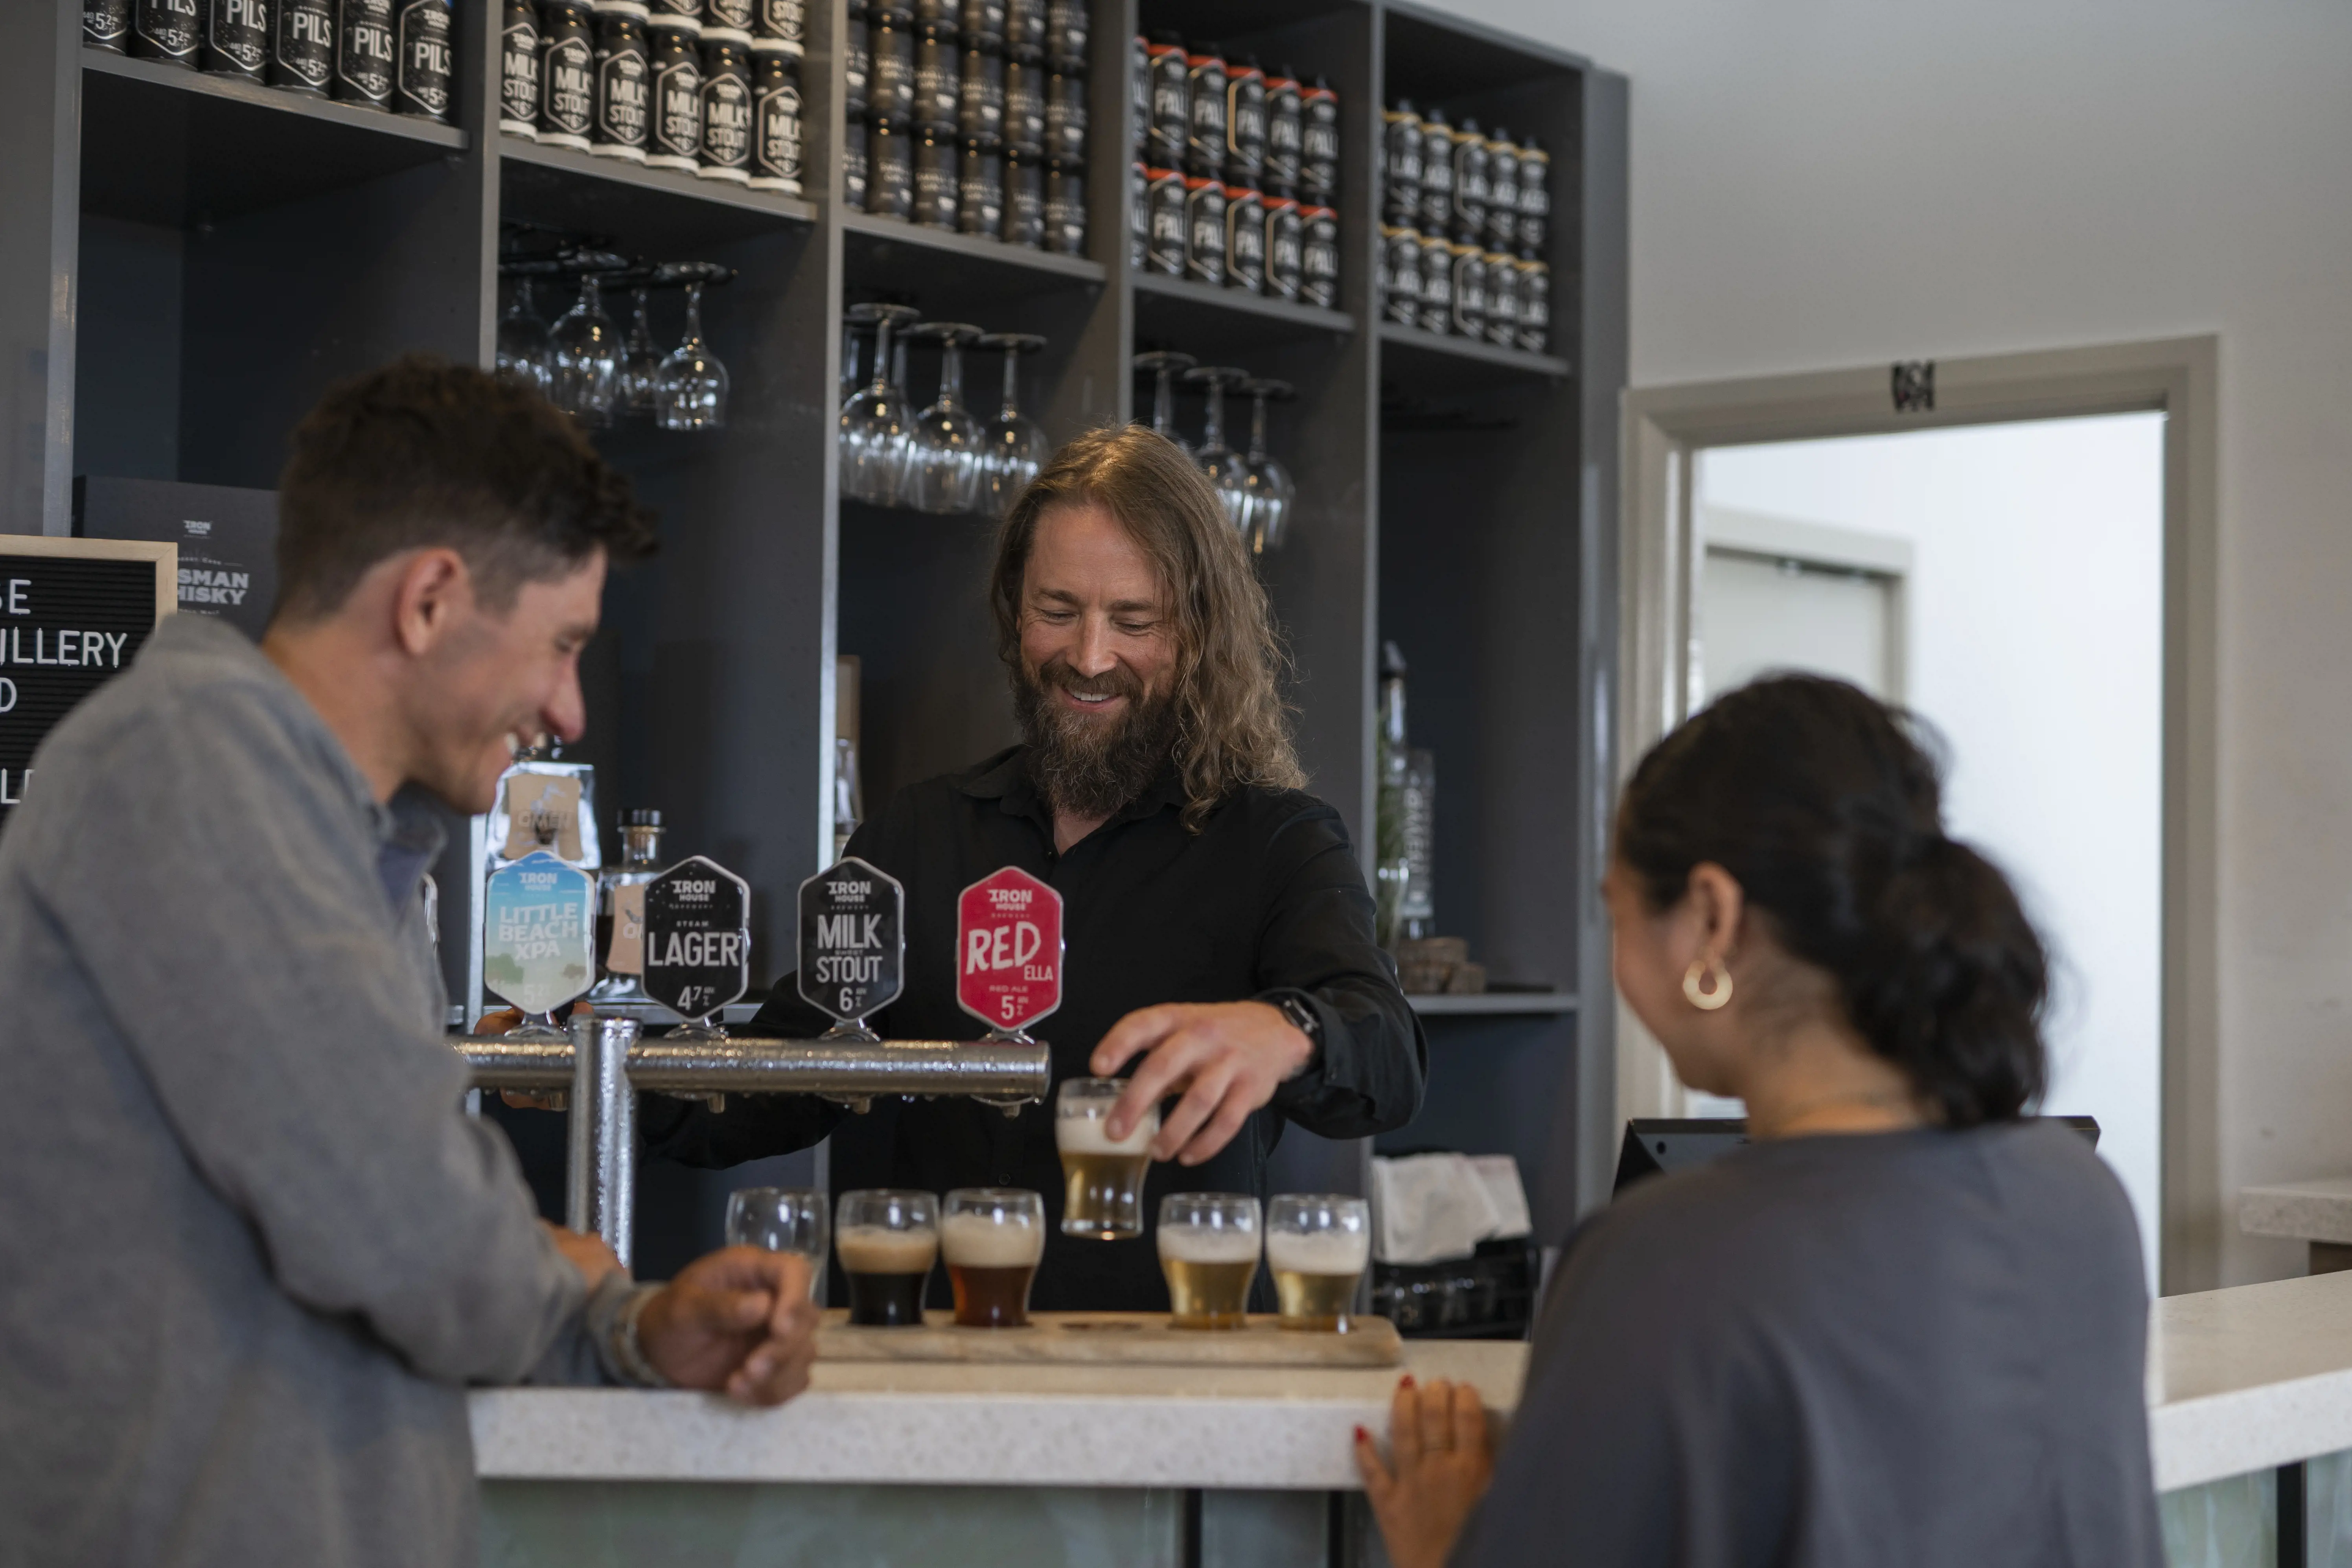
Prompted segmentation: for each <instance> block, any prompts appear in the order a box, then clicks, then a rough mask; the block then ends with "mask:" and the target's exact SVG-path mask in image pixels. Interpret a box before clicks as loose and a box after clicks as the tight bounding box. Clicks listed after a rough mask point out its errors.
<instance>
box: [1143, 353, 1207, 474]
mask: <svg viewBox="0 0 2352 1568" xmlns="http://www.w3.org/2000/svg"><path fill="white" fill-rule="evenodd" d="M1198 363H1201V362H1200V361H1199V360H1196V359H1194V358H1193V357H1192V355H1191V354H1185V353H1177V352H1176V351H1175V350H1173V349H1159V350H1155V351H1154V352H1152V353H1143V354H1138V355H1136V356H1135V368H1136V369H1137V370H1139V371H1145V372H1148V373H1150V374H1151V375H1152V376H1153V377H1154V378H1155V380H1154V382H1153V384H1152V389H1151V428H1152V429H1153V430H1155V431H1157V432H1158V433H1159V434H1160V435H1162V436H1165V437H1168V438H1169V439H1170V440H1171V441H1173V442H1175V443H1176V448H1177V450H1179V451H1181V452H1190V451H1191V450H1192V446H1191V444H1190V443H1188V442H1187V441H1186V440H1185V439H1184V437H1181V436H1179V435H1178V434H1176V373H1177V372H1178V371H1180V370H1190V369H1192V367H1193V366H1194V365H1196V364H1198Z"/></svg>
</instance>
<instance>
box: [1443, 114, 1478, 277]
mask: <svg viewBox="0 0 2352 1568" xmlns="http://www.w3.org/2000/svg"><path fill="white" fill-rule="evenodd" d="M1451 137H1452V141H1453V146H1454V210H1453V213H1452V215H1451V216H1450V218H1449V226H1451V227H1452V229H1453V231H1454V238H1455V239H1456V240H1458V241H1460V242H1462V243H1463V244H1465V245H1472V246H1475V245H1476V244H1477V243H1478V241H1479V239H1480V238H1481V237H1483V236H1484V235H1485V234H1486V195H1487V183H1486V136H1485V135H1484V134H1482V133H1481V132H1479V130H1478V122H1477V121H1475V120H1468V119H1465V120H1464V121H1462V123H1461V124H1460V125H1458V126H1455V127H1454V130H1453V132H1451ZM1456 270H1457V271H1458V270H1459V269H1458V268H1457V269H1456ZM1461 292H1462V287H1461V283H1460V282H1459V280H1458V279H1457V280H1456V282H1455V284H1454V294H1455V296H1456V299H1455V300H1454V310H1455V312H1456V314H1459V313H1460V310H1461V300H1460V298H1459V296H1460V294H1461Z"/></svg>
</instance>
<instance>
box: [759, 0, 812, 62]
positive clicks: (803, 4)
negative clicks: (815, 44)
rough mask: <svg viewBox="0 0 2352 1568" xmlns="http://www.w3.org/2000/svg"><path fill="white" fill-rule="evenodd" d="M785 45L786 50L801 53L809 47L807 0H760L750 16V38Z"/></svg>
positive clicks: (788, 52)
mask: <svg viewBox="0 0 2352 1568" xmlns="http://www.w3.org/2000/svg"><path fill="white" fill-rule="evenodd" d="M763 40H764V41H766V42H768V43H774V44H782V45H783V46H784V48H783V52H784V53H785V54H788V55H793V56H799V55H801V54H803V53H804V52H806V50H807V48H808V0H757V4H756V5H755V6H754V8H753V11H752V16H751V41H752V42H753V43H755V44H757V43H760V42H761V41H763Z"/></svg>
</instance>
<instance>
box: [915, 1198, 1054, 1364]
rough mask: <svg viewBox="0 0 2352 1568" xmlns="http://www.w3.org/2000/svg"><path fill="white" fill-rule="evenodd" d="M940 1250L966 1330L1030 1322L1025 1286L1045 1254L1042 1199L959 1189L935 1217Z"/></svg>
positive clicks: (960, 1317) (1024, 1325)
mask: <svg viewBox="0 0 2352 1568" xmlns="http://www.w3.org/2000/svg"><path fill="white" fill-rule="evenodd" d="M940 1252H941V1253H943V1254H945V1255H946V1258H947V1260H948V1283H949V1284H950V1285H951V1286H953V1287H954V1288H955V1305H956V1315H955V1321H957V1322H958V1323H959V1324H961V1326H963V1327H964V1328H967V1329H1018V1328H1025V1327H1026V1326H1027V1325H1028V1322H1029V1286H1030V1284H1031V1282H1032V1281H1034V1279H1036V1278H1037V1260H1038V1259H1039V1258H1042V1257H1044V1256H1045V1199H1044V1198H1042V1197H1040V1196H1038V1195H1037V1194H1035V1193H1032V1192H1027V1191H1024V1190H1022V1189H1020V1188H1017V1187H958V1188H957V1189H956V1190H955V1191H953V1192H951V1193H950V1194H948V1197H947V1203H946V1205H945V1209H944V1213H943V1215H942V1216H941V1218H940Z"/></svg>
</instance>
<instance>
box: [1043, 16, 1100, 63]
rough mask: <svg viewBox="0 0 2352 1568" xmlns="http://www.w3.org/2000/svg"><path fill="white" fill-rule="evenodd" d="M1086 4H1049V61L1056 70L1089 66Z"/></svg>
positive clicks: (1047, 52)
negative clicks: (1060, 67) (1057, 68)
mask: <svg viewBox="0 0 2352 1568" xmlns="http://www.w3.org/2000/svg"><path fill="white" fill-rule="evenodd" d="M1088 30H1089V24H1088V19H1087V5H1086V0H1045V58H1046V59H1047V60H1048V61H1050V62H1051V63H1053V64H1054V65H1056V66H1065V67H1076V68H1078V69H1080V70H1084V69H1085V68H1086V64H1087V33H1088Z"/></svg>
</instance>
